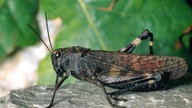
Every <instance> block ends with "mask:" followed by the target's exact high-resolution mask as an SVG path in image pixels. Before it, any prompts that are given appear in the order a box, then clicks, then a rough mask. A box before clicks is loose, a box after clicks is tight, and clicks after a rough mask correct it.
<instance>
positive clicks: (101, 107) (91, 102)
mask: <svg viewBox="0 0 192 108" xmlns="http://www.w3.org/2000/svg"><path fill="white" fill-rule="evenodd" d="M191 78H192V74H187V75H185V77H184V78H182V79H179V80H176V81H171V82H170V83H169V84H168V86H167V89H166V90H159V91H153V92H128V94H125V95H121V96H119V98H124V99H127V101H126V102H123V101H120V102H118V104H119V105H122V106H126V107H128V108H192V80H191ZM50 87H53V86H48V85H36V86H31V87H28V88H26V89H19V90H13V91H11V92H10V93H9V94H8V95H6V96H5V97H2V98H0V108H45V107H46V106H48V104H49V102H50V100H51V97H52V94H53V91H51V90H47V88H50ZM110 90H111V89H110ZM54 103H55V104H54V106H53V108H110V105H109V104H108V102H107V100H106V98H105V95H104V93H103V91H102V89H101V88H99V87H97V86H95V85H93V84H91V83H87V82H83V81H79V82H77V83H75V84H63V86H62V87H61V88H60V89H59V90H58V91H57V93H56V97H55V101H54Z"/></svg>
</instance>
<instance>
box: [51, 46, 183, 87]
mask: <svg viewBox="0 0 192 108" xmlns="http://www.w3.org/2000/svg"><path fill="white" fill-rule="evenodd" d="M53 53H60V54H59V55H62V56H61V58H60V59H57V60H56V59H54V57H52V60H53V61H52V62H53V67H54V68H55V67H57V68H58V69H60V70H58V69H55V71H56V72H57V74H59V75H60V74H63V72H64V71H70V72H71V75H72V76H74V77H76V78H78V79H80V80H84V81H87V82H92V83H96V82H97V81H100V82H102V83H103V84H104V85H105V86H109V87H112V88H117V89H124V88H125V87H130V86H134V85H135V84H137V83H138V82H139V84H140V83H141V84H144V83H146V84H147V85H146V86H142V88H144V89H145V90H147V91H148V90H149V91H150V90H156V89H161V88H163V87H164V85H165V84H166V83H167V81H168V80H174V79H178V78H180V77H182V76H183V75H184V74H185V73H186V71H187V64H186V62H185V61H184V60H183V59H182V58H179V57H169V56H152V55H134V54H127V53H123V52H114V51H100V50H90V49H87V48H83V47H79V46H74V47H68V48H63V49H58V50H55V51H54V52H53ZM54 55H56V54H54ZM58 60H61V61H58ZM54 61H55V62H54ZM58 63H61V64H58ZM155 75H156V76H155ZM157 75H159V76H158V77H157ZM158 79H160V80H158ZM141 80H142V81H141ZM156 82H158V83H156ZM150 83H151V85H152V86H153V84H155V88H153V87H151V86H150V88H149V87H148V86H149V85H148V84H150ZM158 84H160V85H161V86H160V85H159V87H156V86H158ZM140 89H141V88H137V89H133V91H140ZM130 90H132V89H130ZM145 90H144V91H145ZM141 91H143V90H141Z"/></svg>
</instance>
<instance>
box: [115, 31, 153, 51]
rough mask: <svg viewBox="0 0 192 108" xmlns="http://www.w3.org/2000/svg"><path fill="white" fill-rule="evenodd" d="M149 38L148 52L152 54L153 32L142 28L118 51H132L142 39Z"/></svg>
mask: <svg viewBox="0 0 192 108" xmlns="http://www.w3.org/2000/svg"><path fill="white" fill-rule="evenodd" d="M148 38H149V53H150V55H153V34H152V33H151V32H150V31H149V30H147V29H146V30H144V31H143V32H142V33H141V34H140V35H139V36H138V37H137V38H136V39H134V40H133V41H132V42H131V43H129V44H127V45H126V46H125V47H123V48H121V49H120V50H119V51H118V52H125V53H128V54H129V53H132V52H133V50H134V49H135V48H136V46H137V45H139V44H140V43H141V42H142V41H143V40H146V39H148Z"/></svg>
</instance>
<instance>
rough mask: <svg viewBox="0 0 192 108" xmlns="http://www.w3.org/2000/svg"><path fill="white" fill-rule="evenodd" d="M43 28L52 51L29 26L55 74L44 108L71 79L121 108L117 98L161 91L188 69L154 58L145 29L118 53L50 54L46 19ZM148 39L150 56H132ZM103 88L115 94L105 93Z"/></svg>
mask: <svg viewBox="0 0 192 108" xmlns="http://www.w3.org/2000/svg"><path fill="white" fill-rule="evenodd" d="M46 26H47V33H48V38H49V43H50V47H51V48H49V47H48V45H47V44H46V43H45V42H44V41H43V40H42V38H41V37H40V35H39V34H38V33H37V32H36V31H35V30H34V29H33V27H32V26H30V25H29V27H30V28H31V29H32V30H33V31H34V32H35V33H36V34H37V36H38V37H39V38H40V40H41V41H42V42H43V43H44V45H45V46H46V47H47V49H48V50H49V51H50V53H51V61H52V65H53V68H54V70H55V72H56V74H57V77H56V81H55V88H54V92H53V96H52V99H51V102H50V104H49V105H48V107H47V108H50V107H52V106H53V105H54V104H53V103H54V98H55V94H56V91H57V90H58V89H59V87H60V86H61V85H62V83H63V82H64V81H65V80H66V79H67V78H68V77H69V76H70V75H71V76H73V77H75V78H77V79H79V80H82V81H86V82H89V83H92V84H95V85H97V86H99V87H100V88H101V89H102V90H103V91H104V94H105V97H106V99H107V101H108V103H109V104H110V105H111V107H121V106H118V105H117V104H115V103H114V102H113V100H118V95H122V94H125V93H127V92H129V91H154V90H159V89H163V88H164V87H165V85H166V84H167V83H168V81H169V80H175V79H178V78H180V77H182V76H183V75H184V74H185V73H186V72H187V69H188V66H187V64H186V62H185V60H184V59H182V58H180V57H172V56H154V55H153V34H152V33H151V32H150V31H149V30H147V29H146V30H144V31H143V32H142V33H141V34H140V35H139V36H138V37H137V38H136V39H135V40H133V41H132V42H131V43H129V44H128V45H126V46H125V47H123V48H121V49H120V50H118V51H104V50H91V49H90V48H84V47H80V46H72V47H67V48H58V49H56V50H53V48H52V44H51V41H50V36H49V29H48V24H47V17H46ZM148 38H149V40H150V41H149V50H150V54H149V55H137V54H131V53H132V51H133V50H134V49H135V48H136V46H137V45H139V44H140V43H141V42H142V41H143V40H147V39H148ZM106 87H110V88H113V89H117V90H116V91H113V92H108V91H107V90H106Z"/></svg>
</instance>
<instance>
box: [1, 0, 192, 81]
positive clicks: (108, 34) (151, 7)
mask: <svg viewBox="0 0 192 108" xmlns="http://www.w3.org/2000/svg"><path fill="white" fill-rule="evenodd" d="M111 2H112V0H41V1H38V0H27V1H24V0H23V2H21V1H20V0H14V1H13V0H0V9H1V11H0V37H1V39H0V59H1V60H3V58H5V56H6V55H7V54H10V53H11V52H13V51H14V49H15V48H23V47H26V46H28V45H31V44H34V43H35V42H36V41H37V40H38V39H37V38H36V36H34V34H33V33H32V32H31V30H30V29H29V28H28V27H27V26H26V25H27V24H32V25H37V23H36V20H35V19H36V18H35V17H36V14H37V11H39V12H40V13H41V14H44V12H47V13H48V19H54V18H56V17H61V18H62V21H63V25H62V27H61V28H60V31H59V34H58V36H57V38H56V42H55V44H54V49H57V48H63V47H68V46H76V45H78V46H83V47H88V48H91V49H98V50H102V49H103V50H114V51H116V50H118V49H120V48H121V47H124V46H125V45H126V44H128V43H129V42H131V41H132V40H133V39H135V38H136V37H137V36H138V35H139V34H140V33H141V32H142V31H143V30H145V29H149V30H150V31H151V32H152V33H153V34H154V46H153V47H154V55H164V56H165V55H167V56H180V57H183V58H185V59H186V60H187V62H188V64H189V66H190V68H191V66H192V65H191V63H192V62H191V59H192V55H191V54H190V53H189V51H188V49H184V48H181V49H179V50H176V49H175V44H176V41H177V39H178V36H179V35H180V34H181V33H182V31H183V30H184V29H186V28H187V27H188V26H190V25H192V8H191V7H190V5H188V4H187V2H186V1H185V0H119V2H118V3H117V4H116V6H115V8H114V9H113V10H112V11H111V12H106V11H101V10H99V9H98V8H99V7H108V5H109V4H110V3H111ZM12 5H14V6H15V7H14V8H13V9H12ZM10 22H11V23H10ZM36 29H38V28H36ZM31 40H33V41H31ZM184 41H185V44H186V46H188V44H189V38H188V37H186V39H184ZM25 42H26V43H25ZM148 47H149V46H148V41H145V42H143V43H141V44H140V45H139V46H138V47H137V48H136V50H135V51H134V52H133V53H134V54H149V49H148ZM38 71H39V81H38V83H39V84H54V81H55V76H56V75H55V72H54V70H53V68H52V65H51V59H50V54H49V55H47V57H46V58H45V59H44V60H43V61H42V62H41V63H40V65H39V69H38ZM74 81H75V80H74V79H73V78H70V79H69V80H67V83H73V82H74Z"/></svg>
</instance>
